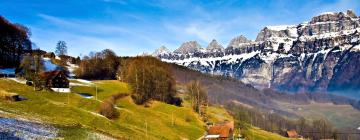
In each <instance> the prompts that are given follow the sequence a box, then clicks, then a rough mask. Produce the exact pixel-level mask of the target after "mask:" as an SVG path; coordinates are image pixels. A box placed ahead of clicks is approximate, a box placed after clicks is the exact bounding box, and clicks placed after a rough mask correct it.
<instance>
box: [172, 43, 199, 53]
mask: <svg viewBox="0 0 360 140" xmlns="http://www.w3.org/2000/svg"><path fill="white" fill-rule="evenodd" d="M200 50H201V46H200V44H199V43H198V42H197V41H188V42H185V43H183V44H181V46H180V47H179V48H178V49H176V50H175V51H174V53H178V54H189V53H195V52H199V51H200Z"/></svg>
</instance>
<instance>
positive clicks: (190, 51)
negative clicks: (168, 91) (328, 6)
mask: <svg viewBox="0 0 360 140" xmlns="http://www.w3.org/2000/svg"><path fill="white" fill-rule="evenodd" d="M359 38H360V17H358V16H357V15H356V14H355V13H354V12H353V11H351V10H348V11H346V12H326V13H322V14H320V15H318V16H315V17H313V18H312V19H311V20H310V21H309V22H304V23H300V24H297V25H282V26H267V27H265V28H263V29H262V30H261V31H260V32H259V33H258V35H257V37H256V40H254V41H253V40H249V39H247V38H246V37H245V36H243V35H240V36H238V37H235V38H233V39H231V41H230V43H229V44H228V46H227V47H226V48H224V47H223V46H222V45H221V44H219V43H218V42H217V41H216V40H215V39H214V40H212V41H211V42H210V43H209V45H208V46H207V47H206V48H203V47H202V46H201V45H200V44H199V43H198V42H197V41H189V42H185V43H183V44H182V45H181V46H180V47H179V48H178V49H176V50H175V51H173V52H171V51H170V50H168V49H167V48H166V47H164V46H163V47H161V48H159V49H157V50H156V51H155V53H153V55H154V56H156V57H158V58H160V59H161V60H162V61H165V62H169V63H175V64H178V65H181V66H185V67H188V68H191V69H194V70H197V71H200V72H202V73H208V74H212V75H221V76H227V77H232V78H235V79H238V80H240V81H242V82H243V83H246V84H251V85H252V86H254V87H256V88H259V89H263V88H272V89H277V90H280V91H288V92H338V91H342V92H343V91H349V92H352V93H356V95H359V91H360V86H359V85H360V76H358V73H360V45H359V44H360V39H359Z"/></svg>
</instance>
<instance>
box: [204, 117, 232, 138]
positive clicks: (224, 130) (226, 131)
mask: <svg viewBox="0 0 360 140" xmlns="http://www.w3.org/2000/svg"><path fill="white" fill-rule="evenodd" d="M233 131H234V122H228V121H226V122H222V123H219V124H215V125H213V126H211V127H210V128H209V130H208V132H207V134H206V135H205V137H204V139H205V140H232V139H233Z"/></svg>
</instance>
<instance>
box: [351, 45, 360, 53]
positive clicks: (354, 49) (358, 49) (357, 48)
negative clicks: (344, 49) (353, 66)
mask: <svg viewBox="0 0 360 140" xmlns="http://www.w3.org/2000/svg"><path fill="white" fill-rule="evenodd" d="M351 51H352V52H358V51H360V45H355V46H354V47H352V48H351Z"/></svg>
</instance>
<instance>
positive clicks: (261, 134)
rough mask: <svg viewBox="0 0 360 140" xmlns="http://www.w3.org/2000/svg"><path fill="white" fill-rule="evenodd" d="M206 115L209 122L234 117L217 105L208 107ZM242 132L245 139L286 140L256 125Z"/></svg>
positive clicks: (236, 132)
mask: <svg viewBox="0 0 360 140" xmlns="http://www.w3.org/2000/svg"><path fill="white" fill-rule="evenodd" d="M207 113H208V116H209V120H210V121H211V122H219V121H225V120H229V121H234V118H233V117H232V116H231V115H230V114H229V113H228V112H227V110H226V109H225V108H223V107H222V106H219V105H213V106H210V107H209V108H208V111H207ZM238 132H239V131H238V130H235V134H238ZM241 133H242V134H244V135H245V136H246V139H247V140H288V138H285V137H283V136H281V135H279V134H276V133H271V132H267V131H264V130H261V129H259V128H257V127H251V126H250V127H249V129H248V130H246V131H242V132H241Z"/></svg>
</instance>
